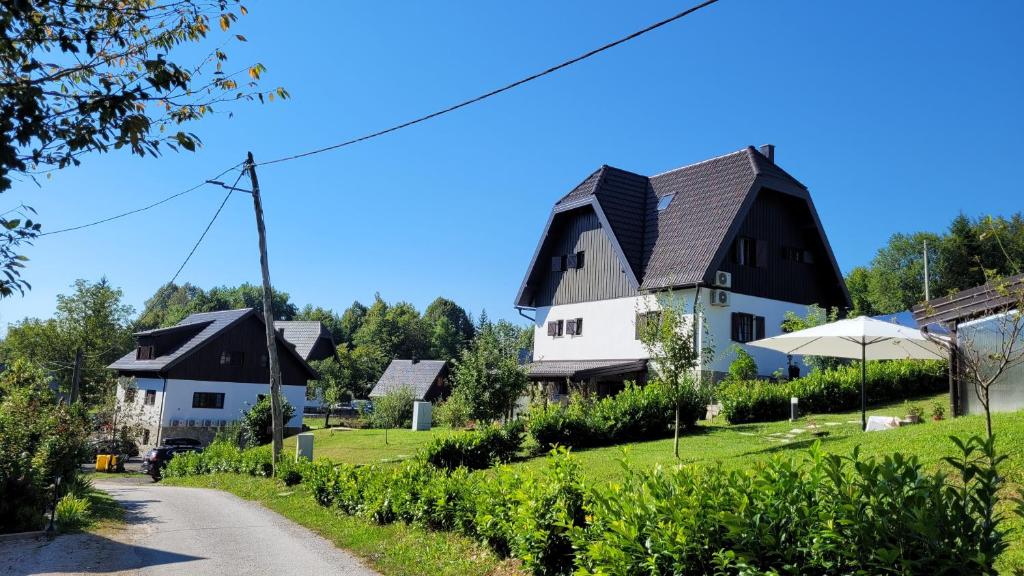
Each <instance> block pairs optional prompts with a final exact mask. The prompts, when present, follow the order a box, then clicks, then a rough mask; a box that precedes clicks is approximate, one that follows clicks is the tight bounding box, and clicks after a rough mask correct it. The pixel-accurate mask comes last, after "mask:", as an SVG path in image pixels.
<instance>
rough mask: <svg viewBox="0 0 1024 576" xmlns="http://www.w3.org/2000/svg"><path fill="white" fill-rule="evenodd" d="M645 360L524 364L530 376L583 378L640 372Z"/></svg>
mask: <svg viewBox="0 0 1024 576" xmlns="http://www.w3.org/2000/svg"><path fill="white" fill-rule="evenodd" d="M646 368H647V360H644V359H636V360H543V361H539V362H531V363H530V364H527V365H526V370H527V373H528V375H529V377H530V378H532V379H534V380H545V379H551V378H569V379H573V380H576V379H583V378H590V377H592V376H609V375H617V374H631V373H634V372H642V371H643V370H645V369H646Z"/></svg>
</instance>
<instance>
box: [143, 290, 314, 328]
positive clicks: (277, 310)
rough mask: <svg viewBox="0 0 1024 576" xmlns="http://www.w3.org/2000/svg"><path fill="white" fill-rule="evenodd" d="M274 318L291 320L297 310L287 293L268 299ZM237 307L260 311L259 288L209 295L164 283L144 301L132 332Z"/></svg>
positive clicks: (277, 292)
mask: <svg viewBox="0 0 1024 576" xmlns="http://www.w3.org/2000/svg"><path fill="white" fill-rule="evenodd" d="M271 302H272V304H271V305H272V307H273V310H274V318H275V319H277V320H292V319H293V318H295V317H296V315H297V314H298V308H297V307H296V306H295V304H293V303H292V302H291V297H290V296H289V295H288V293H287V292H281V291H278V290H274V293H273V297H272V301H271ZM238 308H256V309H257V310H263V288H261V287H259V286H256V285H254V284H249V283H245V284H241V285H239V286H218V287H215V288H212V289H210V291H209V292H207V291H205V290H203V289H202V288H199V287H196V286H193V285H191V284H182V285H178V284H171V283H168V284H165V285H163V286H161V287H160V288H158V289H157V291H156V293H154V294H153V296H152V297H150V299H149V300H146V305H145V308H144V309H143V310H142V314H140V315H139V318H138V320H136V322H135V329H136V330H148V329H151V328H163V327H167V326H173V325H175V324H177V323H178V322H180V321H181V320H182V319H184V318H185V317H186V316H188V315H189V314H195V313H198V312H217V311H220V310H234V309H238Z"/></svg>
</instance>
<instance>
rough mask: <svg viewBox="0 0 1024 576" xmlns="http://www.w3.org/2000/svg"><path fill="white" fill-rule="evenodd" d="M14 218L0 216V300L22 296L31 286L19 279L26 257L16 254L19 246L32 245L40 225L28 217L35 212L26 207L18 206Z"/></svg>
mask: <svg viewBox="0 0 1024 576" xmlns="http://www.w3.org/2000/svg"><path fill="white" fill-rule="evenodd" d="M13 212H14V216H16V217H15V218H6V217H5V216H3V215H0V272H3V275H0V300H2V299H4V298H7V297H8V296H13V295H14V292H15V291H17V292H18V293H19V294H24V293H25V290H26V289H31V288H32V285H31V284H29V283H28V281H26V280H25V279H24V278H22V277H21V269H22V268H24V267H25V264H24V263H25V261H27V260H28V258H27V257H25V256H23V255H21V254H18V252H19V249H20V247H21V246H26V245H30V244H32V240H34V239H35V238H36V237H38V236H39V233H40V228H41V225H40V224H39V223H38V222H33V221H32V218H30V217H28V214H27V213H28V212H31V213H33V214H35V210H33V209H32V208H30V207H28V206H20V207H19V208H16V209H15V210H14V211H13Z"/></svg>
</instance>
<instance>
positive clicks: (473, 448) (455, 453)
mask: <svg viewBox="0 0 1024 576" xmlns="http://www.w3.org/2000/svg"><path fill="white" fill-rule="evenodd" d="M524 434H525V425H524V423H523V421H522V420H513V421H512V422H509V423H508V424H505V425H504V426H499V425H496V424H492V425H490V426H487V427H484V428H482V429H480V430H472V431H463V432H455V433H451V434H445V435H439V436H434V438H432V439H431V441H430V443H429V444H427V445H426V446H425V447H423V448H422V450H421V455H422V457H423V458H424V460H426V461H427V462H428V463H430V464H432V465H434V466H437V467H438V468H446V469H448V470H454V469H456V468H460V467H465V468H469V469H471V470H480V469H483V468H489V467H491V465H493V464H494V463H495V462H509V461H511V460H512V458H514V457H515V455H516V454H517V453H518V452H519V450H520V448H522V445H523V436H524Z"/></svg>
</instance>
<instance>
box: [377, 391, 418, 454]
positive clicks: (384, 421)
mask: <svg viewBox="0 0 1024 576" xmlns="http://www.w3.org/2000/svg"><path fill="white" fill-rule="evenodd" d="M415 401H416V396H415V395H414V394H413V392H412V388H410V387H407V386H403V387H401V388H398V389H396V390H391V391H389V392H388V393H387V394H385V395H384V396H382V397H380V398H377V399H376V400H375V401H374V402H373V415H372V416H371V421H372V423H373V425H374V426H376V427H377V428H383V429H384V443H385V444H387V443H388V430H390V429H391V428H398V427H401V426H405V425H407V424H408V423H409V420H410V419H411V418H412V410H413V403H414V402H415Z"/></svg>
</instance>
